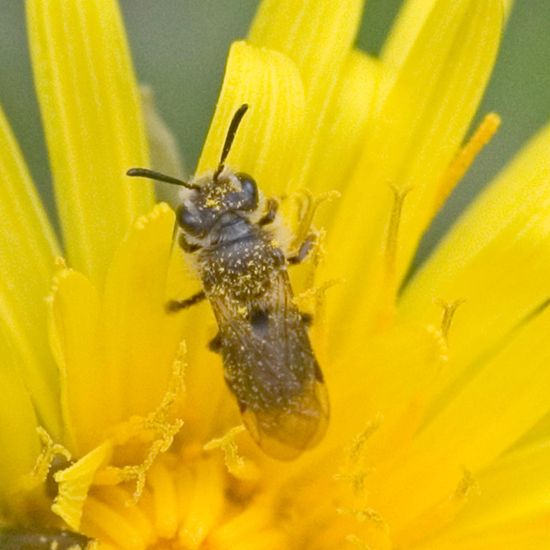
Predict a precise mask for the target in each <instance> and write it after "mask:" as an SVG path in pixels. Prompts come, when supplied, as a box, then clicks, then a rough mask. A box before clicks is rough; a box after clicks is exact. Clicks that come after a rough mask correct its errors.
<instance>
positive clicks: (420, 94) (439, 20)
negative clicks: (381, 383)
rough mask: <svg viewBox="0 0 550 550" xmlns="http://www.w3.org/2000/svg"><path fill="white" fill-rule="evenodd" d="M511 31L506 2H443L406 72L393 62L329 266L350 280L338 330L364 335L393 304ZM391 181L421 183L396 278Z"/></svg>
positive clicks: (414, 191) (339, 296) (398, 245)
mask: <svg viewBox="0 0 550 550" xmlns="http://www.w3.org/2000/svg"><path fill="white" fill-rule="evenodd" d="M501 27H502V6H501V3H500V0H482V1H477V0H476V1H471V0H462V1H459V2H447V1H438V2H437V3H436V4H435V5H434V8H433V9H432V11H431V12H430V15H429V17H427V19H426V21H425V22H424V24H423V25H422V26H421V27H420V29H419V32H418V34H417V35H416V36H415V38H414V44H413V45H412V46H411V48H410V51H408V53H407V55H406V57H405V58H404V60H403V62H402V65H401V67H400V70H399V71H398V72H397V73H392V71H391V67H389V68H387V67H386V68H385V71H384V75H385V76H383V78H382V82H381V85H380V86H381V88H380V92H379V104H378V107H377V112H376V113H375V115H374V116H373V120H372V122H371V130H369V133H368V136H367V139H366V142H365V146H364V152H363V156H362V158H361V160H360V161H359V164H358V166H357V168H356V171H355V173H354V176H353V177H352V179H351V181H350V183H349V185H348V186H347V187H346V188H345V192H344V193H343V197H342V199H341V201H340V202H339V205H338V210H337V212H336V217H335V220H336V222H335V224H334V226H333V228H332V229H331V231H330V233H329V239H328V243H327V247H328V250H327V256H328V258H330V262H327V265H328V266H333V267H332V268H331V269H327V270H326V277H327V278H329V279H333V278H345V279H346V282H347V284H346V285H342V287H341V288H342V291H337V292H334V293H333V295H332V296H331V299H332V301H333V302H334V304H335V305H334V308H333V309H334V310H337V313H334V315H335V317H334V321H333V323H334V326H335V327H342V326H345V327H346V330H347V327H349V326H356V327H359V330H360V331H361V332H362V333H364V332H365V331H366V330H368V327H369V325H370V324H372V322H373V321H372V317H371V318H370V319H369V314H370V315H371V316H372V315H373V314H377V313H378V310H380V309H381V308H382V307H383V305H381V304H379V303H378V304H377V303H376V301H377V299H381V300H382V301H387V297H386V296H387V294H388V286H390V287H391V286H394V287H395V288H397V287H398V286H399V281H400V279H401V278H402V276H403V273H404V271H405V270H406V268H407V266H408V263H409V261H410V258H411V256H412V254H413V253H414V250H415V248H416V246H417V243H418V239H419V237H420V235H421V233H422V232H423V230H424V229H425V225H426V223H427V222H428V220H429V219H431V216H432V210H433V204H434V201H435V195H436V194H437V192H438V190H439V186H438V184H439V180H440V178H441V176H442V173H443V172H444V171H445V169H446V167H447V165H448V164H449V162H450V161H451V160H452V158H453V156H454V154H455V153H456V151H457V149H458V147H459V145H460V142H461V141H462V139H463V137H464V134H465V132H466V130H467V128H468V125H469V124H470V121H471V118H472V116H473V114H474V112H475V109H476V108H477V105H478V102H479V100H480V97H481V94H482V92H483V89H484V87H485V83H486V81H487V78H488V76H489V74H490V71H491V68H492V66H493V62H494V57H495V53H496V49H497V46H498V43H499V38H500V32H501ZM390 185H394V186H395V187H396V188H397V189H398V190H399V192H400V193H401V194H403V193H405V192H406V190H407V189H411V191H410V193H408V195H407V196H406V200H405V202H404V205H403V208H402V215H401V216H400V220H399V234H398V237H397V239H396V241H395V242H394V243H391V245H392V246H394V247H395V251H394V255H396V257H395V258H393V259H391V262H390V263H391V264H392V265H395V268H392V271H395V275H393V274H392V273H389V271H390V270H389V269H387V267H386V265H385V264H386V262H387V257H386V256H385V247H386V239H387V238H388V233H390V230H389V225H390V216H391V211H392V204H393V200H394V194H393V193H392V190H391V187H390ZM350 235H353V236H356V237H358V236H360V238H353V239H351V238H350ZM388 265H389V264H388ZM392 279H395V280H392ZM390 290H391V288H390ZM378 297H380V298H378ZM384 305H385V304H384ZM349 312H356V314H355V315H352V316H351V317H350V314H349Z"/></svg>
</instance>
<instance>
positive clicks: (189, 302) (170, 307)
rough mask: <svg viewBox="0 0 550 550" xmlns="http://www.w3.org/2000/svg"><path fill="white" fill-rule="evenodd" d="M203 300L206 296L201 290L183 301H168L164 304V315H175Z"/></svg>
mask: <svg viewBox="0 0 550 550" xmlns="http://www.w3.org/2000/svg"><path fill="white" fill-rule="evenodd" d="M205 298H206V294H205V293H204V291H203V290H201V291H200V292H197V293H196V294H193V296H190V297H189V298H187V299H185V300H170V301H169V302H166V306H165V308H166V313H176V312H178V311H180V310H181V309H186V308H188V307H191V306H194V305H195V304H198V303H199V302H202V301H203V300H204V299H205Z"/></svg>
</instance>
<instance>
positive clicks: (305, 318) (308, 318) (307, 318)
mask: <svg viewBox="0 0 550 550" xmlns="http://www.w3.org/2000/svg"><path fill="white" fill-rule="evenodd" d="M300 318H301V319H302V323H304V325H305V326H306V327H310V326H311V324H312V323H313V315H312V314H311V313H306V312H304V311H300Z"/></svg>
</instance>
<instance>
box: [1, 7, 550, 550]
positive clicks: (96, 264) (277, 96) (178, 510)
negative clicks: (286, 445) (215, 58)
mask: <svg viewBox="0 0 550 550" xmlns="http://www.w3.org/2000/svg"><path fill="white" fill-rule="evenodd" d="M508 7H509V2H504V1H503V0H457V1H455V2H449V1H447V0H431V1H426V0H409V1H408V2H406V3H405V7H404V9H403V11H402V14H401V16H400V17H399V19H398V22H397V24H396V26H395V28H394V29H393V31H392V33H391V35H390V37H389V38H388V41H387V43H386V46H385V48H384V51H383V53H382V55H381V57H380V59H372V58H370V57H368V56H367V55H365V54H364V53H362V52H360V51H358V50H356V49H354V48H353V45H352V44H353V40H354V36H355V32H356V28H357V25H358V21H359V18H360V15H361V9H362V2H361V1H360V0H343V1H340V2H333V1H328V0H302V1H299V2H297V1H295V0H264V1H263V2H262V3H261V5H260V8H259V11H258V13H257V15H256V17H255V19H254V22H253V24H252V28H251V31H250V34H249V37H248V39H247V41H243V42H236V43H234V44H233V46H232V47H231V50H230V53H229V59H228V62H227V69H226V75H225V79H224V83H223V88H222V91H221V95H220V99H219V102H218V105H217V108H216V113H215V115H214V118H213V121H212V125H211V127H210V131H209V134H208V137H207V140H206V143H205V146H204V149H203V152H202V156H201V159H200V162H199V166H198V168H197V174H199V175H200V174H203V173H205V172H208V171H209V170H212V169H215V168H216V166H217V164H218V161H219V157H220V151H221V148H222V144H223V140H224V138H225V134H226V132H227V128H228V124H229V121H230V119H231V117H232V116H233V114H234V113H235V111H236V109H237V108H238V107H239V106H240V105H241V104H243V103H248V104H249V105H250V110H249V113H248V114H247V115H246V117H245V118H244V120H243V122H242V124H241V127H240V128H239V131H238V133H237V136H236V139H235V142H234V145H233V147H232V149H231V151H230V154H229V157H228V161H227V164H228V165H229V166H230V167H232V168H234V169H236V170H239V171H243V172H248V173H250V174H253V175H254V177H255V179H256V180H257V181H258V182H259V186H260V188H261V191H262V192H263V194H264V195H266V196H268V197H278V198H279V199H280V201H281V210H282V213H281V216H280V217H281V218H282V219H283V220H284V221H285V222H286V225H287V226H289V228H290V233H291V238H290V246H289V248H290V249H293V247H294V246H296V245H298V244H299V243H300V241H301V240H302V239H303V238H304V236H305V235H306V234H307V233H308V231H309V229H310V225H311V224H312V223H313V225H314V226H315V227H317V228H318V244H317V247H316V248H315V250H314V252H313V253H312V255H311V256H312V257H311V258H310V259H309V260H308V261H307V262H305V263H304V264H303V265H301V266H298V267H295V268H293V272H292V274H291V277H292V284H293V288H294V294H295V301H296V303H297V305H298V306H299V307H300V308H301V309H303V310H306V311H309V312H311V313H313V316H314V322H313V326H312V328H311V331H310V336H311V340H312V344H313V347H314V349H315V353H316V355H317V357H318V359H319V362H320V364H321V366H322V370H323V372H324V375H325V379H326V386H327V388H328V392H329V395H330V402H331V418H330V424H329V428H328V432H327V434H326V435H325V437H324V439H323V440H322V441H321V442H320V443H319V444H318V445H317V446H316V447H315V448H314V449H312V450H308V451H306V452H304V453H303V454H301V456H300V457H298V458H297V459H296V460H293V461H286V462H283V461H278V460H275V459H272V458H270V457H269V456H268V454H267V453H265V452H264V451H263V450H262V449H260V448H258V446H257V445H256V444H255V443H254V441H253V439H252V437H251V436H250V434H249V433H248V432H247V431H246V430H245V429H244V428H243V426H242V423H241V419H240V416H239V411H238V407H237V405H236V402H235V399H234V397H233V396H232V395H231V394H230V392H229V390H228V389H227V388H226V387H225V385H224V382H223V375H222V367H221V365H220V359H219V357H218V356H217V355H215V354H213V353H210V352H209V351H207V342H208V341H209V340H210V339H211V338H212V337H213V336H214V334H215V332H216V328H215V323H214V319H213V316H212V312H211V309H210V307H209V305H208V304H207V303H203V304H201V305H196V306H194V309H193V310H186V311H183V312H181V313H180V314H178V315H169V314H167V313H166V312H165V307H164V306H165V303H166V302H167V301H168V300H170V299H182V298H186V297H188V296H191V295H192V294H194V293H195V292H197V290H199V289H200V281H198V279H197V278H196V276H194V273H193V270H192V268H190V263H189V262H188V261H187V259H184V258H183V257H182V255H181V254H180V252H179V250H178V247H174V248H173V247H172V231H173V226H174V213H173V211H172V210H171V209H170V208H169V207H168V206H167V205H166V204H159V205H157V206H154V207H153V198H152V192H151V188H150V187H149V185H148V184H147V183H146V182H135V181H131V180H130V179H129V178H127V177H126V176H125V175H124V174H125V172H126V171H127V169H128V168H131V167H135V166H145V167H146V166H148V156H147V147H146V139H145V132H144V129H143V125H142V120H141V114H140V107H139V99H138V92H137V88H136V84H135V80H134V77H133V73H132V69H131V64H130V61H129V56H128V53H127V46H126V41H125V37H124V33H123V29H122V25H121V22H120V17H119V13H118V10H117V6H116V2H115V0H89V1H87V2H71V1H69V2H67V1H66V0H28V1H27V16H28V27H29V34H30V40H31V52H32V58H33V65H34V71H35V79H36V87H37V93H38V98H39V101H40V105H41V109H42V115H43V120H44V127H45V131H46V137H47V142H48V147H49V152H50V158H51V167H52V173H53V175H54V180H55V193H56V201H57V205H58V209H59V215H60V220H61V228H62V232H63V243H64V246H63V250H64V252H63V256H64V257H65V258H66V259H65V260H62V259H60V257H59V256H60V252H59V250H60V245H59V244H58V243H57V241H56V238H55V236H54V233H53V231H52V229H51V227H50V225H49V222H48V220H47V218H46V215H45V213H44V211H43V209H42V207H41V205H40V203H39V201H38V198H37V195H36V192H35V191H34V188H33V185H32V182H31V181H30V176H29V174H28V172H27V169H26V168H25V165H24V162H23V160H22V158H21V154H20V152H19V150H18V147H17V145H16V143H15V140H14V138H13V137H12V135H11V133H10V130H9V127H8V125H7V123H6V121H5V119H4V118H3V117H1V118H0V175H1V177H2V187H1V189H0V250H1V253H0V265H1V268H2V278H1V281H0V305H1V313H2V314H1V316H0V322H1V328H2V330H1V331H0V337H1V339H0V346H1V347H0V353H1V354H2V355H1V356H2V359H3V368H2V369H1V370H0V377H1V382H2V385H1V387H2V399H1V400H0V419H1V422H0V444H1V447H2V449H3V452H2V454H1V457H0V488H1V489H0V518H1V520H2V525H3V532H1V533H0V542H2V541H3V544H8V543H10V544H14V545H16V544H19V545H20V546H22V544H23V542H24V541H25V542H28V541H34V542H33V543H34V544H35V546H36V547H37V548H50V547H54V546H55V544H57V548H68V547H69V546H71V545H72V544H76V543H78V544H82V545H83V544H85V543H84V542H82V541H83V540H84V539H82V538H81V537H80V535H78V533H80V534H84V535H86V536H87V537H90V538H92V539H94V540H95V542H94V543H93V544H94V545H97V546H98V547H99V548H101V549H121V550H130V549H131V550H134V549H136V550H138V549H143V550H145V549H162V548H166V549H168V548H170V549H192V548H196V549H199V548H204V549H206V548H208V549H220V550H221V549H232V550H235V549H237V550H245V549H250V550H252V549H254V550H260V549H266V550H267V549H286V548H296V549H298V548H299V549H302V548H311V549H316V550H317V549H320V550H322V549H341V548H346V547H349V548H353V547H354V546H355V547H359V548H369V549H372V550H390V549H396V548H400V549H409V548H410V549H412V548H418V549H426V550H427V549H438V550H440V549H455V550H466V549H468V550H476V549H480V550H481V549H483V550H488V549H489V550H490V549H492V548H494V549H497V548H498V549H501V548H506V549H512V550H513V549H517V550H525V549H530V548H532V549H536V550H540V549H541V548H545V547H547V546H548V545H550V509H549V505H548V489H549V486H550V477H549V476H550V474H549V472H550V468H549V467H548V466H549V464H550V445H549V439H548V436H549V418H550V415H549V414H548V413H549V410H550V399H549V396H550V369H548V368H547V363H548V359H549V358H550V344H549V340H548V338H547V334H548V330H549V327H550V312H549V311H548V308H547V307H546V306H547V303H548V301H547V299H548V287H549V283H548V281H550V247H549V243H550V239H549V237H550V222H549V220H550V218H549V216H548V210H549V204H550V192H549V191H548V189H549V185H548V183H549V180H550V157H549V156H548V154H547V151H548V147H549V146H550V127H547V128H545V129H543V130H542V131H541V132H540V134H539V135H538V136H537V137H535V138H534V140H533V141H532V142H531V143H530V144H529V145H528V146H527V147H526V149H525V151H523V152H522V153H521V154H520V155H519V156H518V157H517V158H516V159H515V160H513V161H512V163H511V164H510V166H509V167H508V168H507V169H506V170H504V171H503V173H502V174H501V175H500V176H499V177H498V178H497V180H496V181H495V182H494V183H493V184H492V185H491V186H490V187H489V188H488V189H487V190H486V191H485V192H484V193H483V194H482V195H481V196H480V197H479V199H478V200H477V201H476V203H475V204H474V205H473V206H472V207H471V208H470V209H469V210H468V211H467V212H466V213H465V214H464V215H463V217H462V218H461V220H459V222H458V223H457V224H456V226H455V227H454V228H453V229H452V230H451V232H450V233H449V235H448V236H447V238H446V239H445V240H444V241H443V243H442V244H441V245H440V246H439V248H438V249H437V250H436V252H435V253H434V254H433V255H432V257H431V258H429V259H428V260H427V262H426V263H425V264H424V265H423V266H422V268H421V269H420V270H419V271H418V273H416V274H415V275H414V277H413V278H412V279H411V280H410V281H409V282H408V283H406V284H405V285H404V288H403V289H402V291H401V292H399V293H398V290H399V289H400V288H401V287H402V286H403V280H404V276H405V274H406V273H407V271H408V269H409V267H410V263H411V258H412V257H413V255H414V253H415V250H416V247H417V245H418V241H419V239H420V237H421V236H422V234H423V232H424V231H425V229H426V227H427V226H428V224H429V223H430V221H431V220H432V218H433V216H434V215H435V213H436V212H437V210H438V208H439V207H440V206H441V204H442V202H443V201H444V200H445V198H446V197H447V195H448V194H449V193H450V192H451V190H452V188H453V186H454V185H455V184H456V183H457V181H458V180H459V179H460V177H461V176H462V174H463V173H464V171H465V170H466V169H467V167H468V165H469V164H470V163H471V162H472V160H473V158H474V157H475V155H476V154H477V152H479V150H480V148H481V147H482V145H483V144H484V143H485V142H486V141H488V139H489V138H490V136H491V135H492V133H493V132H494V131H495V130H496V127H497V126H498V117H497V116H496V115H489V116H488V117H487V118H486V119H485V121H484V122H483V123H482V125H481V127H480V129H479V130H478V131H477V132H475V133H474V134H473V136H472V137H471V138H470V139H469V140H468V141H467V143H466V144H465V145H462V144H463V142H464V140H465V135H466V132H467V131H468V127H469V125H470V123H471V120H472V117H473V115H474V113H475V110H476V108H477V106H478V103H479V100H480V97H481V95H482V92H483V90H484V87H485V84H486V82H487V79H488V77H489V74H490V71H491V68H492V66H493V62H494V58H495V55H496V51H497V49H498V43H499V39H500V35H501V31H502V26H503V21H504V16H505V11H506V9H508ZM312 220H313V221H312ZM46 296H48V299H47V300H45V299H44V298H45V297H46ZM457 308H459V309H458V311H455V310H456V309H457ZM455 314H456V315H455ZM266 450H269V449H266ZM62 529H68V530H69V533H67V534H65V535H62V534H61V530H62ZM37 533H38V534H37ZM42 535H43V536H44V537H45V539H44V540H45V542H42V543H38V542H37V540H38V538H39V537H40V536H42ZM40 544H41V545H40ZM51 544H53V545H54V546H50V545H51ZM91 544H92V543H91ZM11 547H16V548H17V546H11Z"/></svg>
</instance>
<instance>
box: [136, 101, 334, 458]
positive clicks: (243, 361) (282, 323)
mask: <svg viewBox="0 0 550 550" xmlns="http://www.w3.org/2000/svg"><path fill="white" fill-rule="evenodd" d="M247 109H248V105H246V104H244V105H242V106H241V107H240V108H239V109H238V110H237V111H236V112H235V114H234V116H233V118H232V121H231V123H230V125H229V129H228V131H227V135H226V138H225V142H224V145H223V149H222V152H221V157H220V161H219V164H218V166H217V168H216V169H215V170H213V171H212V172H210V173H208V174H206V175H205V176H202V177H195V178H193V179H192V180H191V181H190V182H185V181H181V180H179V179H177V178H173V177H171V176H166V175H164V174H160V173H158V172H154V171H152V170H148V169H145V168H132V169H130V170H128V172H127V174H128V175H129V176H141V177H146V178H151V179H155V180H159V181H164V182H167V183H172V184H176V185H180V186H182V187H183V188H185V189H186V191H184V192H183V200H182V203H181V204H180V205H179V206H178V208H177V210H176V224H177V226H178V227H179V229H180V235H179V239H178V242H179V245H180V246H181V248H182V249H183V250H184V251H185V252H186V253H188V254H193V255H194V256H195V258H196V260H197V261H196V265H197V267H198V272H199V275H200V278H201V281H202V287H203V289H202V290H201V291H200V292H198V293H196V294H194V295H193V296H191V297H188V298H187V299H184V300H177V301H176V300H172V301H170V302H169V303H168V304H167V310H168V311H169V312H176V311H180V310H183V309H186V308H188V307H190V306H192V305H194V304H197V303H199V302H201V301H202V300H204V299H208V301H209V302H210V305H211V307H212V310H213V312H214V316H215V318H216V321H217V325H218V334H217V335H216V337H215V338H214V339H213V340H212V341H211V342H210V349H211V350H212V351H215V352H218V353H220V354H221V356H222V359H223V368H224V377H225V381H226V383H227V386H228V387H229V389H230V391H231V392H232V393H233V395H234V396H235V398H236V400H237V403H238V406H239V409H240V412H241V415H242V419H243V422H244V424H245V426H246V428H247V429H248V431H249V433H250V434H251V436H252V438H253V439H254V440H255V441H256V443H257V444H258V445H259V446H260V447H261V448H262V450H263V451H264V452H265V453H266V454H268V455H270V456H271V457H273V458H277V459H280V460H291V459H293V458H296V457H297V456H298V455H300V454H301V453H302V452H303V451H305V450H307V449H310V448H312V447H314V446H315V445H316V444H317V443H318V442H319V441H320V439H321V438H322V437H323V435H324V433H325V431H326V428H327V423H328V416H329V405H328V397H327V392H326V389H325V385H324V382H323V374H322V372H321V369H320V367H319V364H318V362H317V360H316V358H315V355H314V353H313V350H312V347H311V343H310V340H309V337H308V333H307V326H308V316H307V315H304V314H302V313H301V312H300V311H299V310H298V308H297V306H296V304H295V303H294V300H293V293H292V288H291V285H290V280H289V276H288V271H287V268H288V266H289V265H291V264H297V263H299V262H301V261H302V260H304V259H305V257H306V256H307V254H308V253H309V251H310V250H311V248H312V246H313V245H314V241H315V239H314V237H313V236H310V237H308V238H306V239H305V240H304V242H303V243H302V244H301V246H300V247H299V250H298V251H297V252H296V253H295V254H294V255H290V256H286V255H285V252H284V251H283V249H282V248H281V247H280V245H278V244H277V241H276V239H275V235H274V233H275V231H274V222H275V220H276V218H277V210H278V202H277V201H276V200H275V199H267V200H265V199H264V198H263V197H262V196H261V194H260V191H259V190H258V185H257V184H256V182H255V181H254V179H253V178H252V177H251V176H250V175H248V174H245V173H242V172H235V171H233V170H232V169H230V168H229V167H227V166H226V165H225V161H226V158H227V155H228V154H229V151H230V149H231V146H232V143H233V140H234V138H235V134H236V132H237V129H238V126H239V124H240V122H241V120H242V118H243V116H244V114H245V113H246V110H247Z"/></svg>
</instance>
